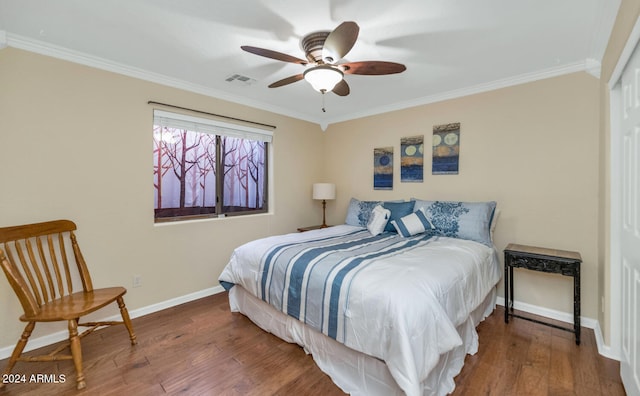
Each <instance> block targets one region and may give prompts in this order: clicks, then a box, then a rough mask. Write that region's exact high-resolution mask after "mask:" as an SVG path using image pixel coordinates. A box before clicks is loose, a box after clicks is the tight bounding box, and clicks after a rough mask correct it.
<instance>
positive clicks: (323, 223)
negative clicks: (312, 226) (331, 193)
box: [320, 199, 329, 228]
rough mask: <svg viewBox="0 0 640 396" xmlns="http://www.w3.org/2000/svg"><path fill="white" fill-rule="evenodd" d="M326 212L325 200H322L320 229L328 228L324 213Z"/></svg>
mask: <svg viewBox="0 0 640 396" xmlns="http://www.w3.org/2000/svg"><path fill="white" fill-rule="evenodd" d="M326 210H327V200H326V199H323V200H322V225H321V226H320V228H327V227H329V226H328V225H327V220H326V216H325V212H326Z"/></svg>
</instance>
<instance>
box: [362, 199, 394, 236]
mask: <svg viewBox="0 0 640 396" xmlns="http://www.w3.org/2000/svg"><path fill="white" fill-rule="evenodd" d="M389 215H391V211H390V210H389V209H385V208H383V207H382V206H380V205H377V206H376V207H375V208H373V211H371V217H369V223H367V229H368V230H369V232H370V233H371V235H373V236H376V235H378V234H380V233H382V231H384V227H385V226H386V225H387V222H388V221H389Z"/></svg>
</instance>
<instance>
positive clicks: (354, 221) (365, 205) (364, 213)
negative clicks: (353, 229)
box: [344, 198, 382, 227]
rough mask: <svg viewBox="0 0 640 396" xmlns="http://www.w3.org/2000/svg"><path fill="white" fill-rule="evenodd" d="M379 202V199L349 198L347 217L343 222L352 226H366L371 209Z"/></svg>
mask: <svg viewBox="0 0 640 396" xmlns="http://www.w3.org/2000/svg"><path fill="white" fill-rule="evenodd" d="M381 203H382V202H380V201H360V200H359V199H355V198H351V201H349V208H348V209H347V218H346V219H345V221H344V222H345V223H346V224H348V225H352V226H358V227H366V226H367V224H369V217H371V211H373V208H375V207H376V206H377V205H380V204H381Z"/></svg>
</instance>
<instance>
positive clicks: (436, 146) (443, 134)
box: [431, 122, 460, 175]
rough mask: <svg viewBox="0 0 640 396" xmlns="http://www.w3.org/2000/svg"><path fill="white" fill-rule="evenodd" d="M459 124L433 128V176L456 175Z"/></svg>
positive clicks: (458, 152)
mask: <svg viewBox="0 0 640 396" xmlns="http://www.w3.org/2000/svg"><path fill="white" fill-rule="evenodd" d="M459 157H460V123H459V122H456V123H452V124H444V125H435V126H434V127H433V162H432V167H431V173H432V174H434V175H457V174H458V170H459V169H458V168H459V160H460V158H459Z"/></svg>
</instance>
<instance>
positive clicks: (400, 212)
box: [382, 201, 414, 232]
mask: <svg viewBox="0 0 640 396" xmlns="http://www.w3.org/2000/svg"><path fill="white" fill-rule="evenodd" d="M382 206H383V207H384V208H385V209H389V210H390V211H391V215H390V216H389V222H388V223H387V226H386V227H385V228H384V230H385V231H389V232H396V228H395V227H394V226H393V224H391V222H392V221H394V220H396V221H397V220H400V219H401V218H403V217H404V216H406V215H409V214H411V213H412V212H413V211H414V209H413V206H414V203H413V202H411V201H409V202H392V201H385V202H384V203H383V204H382Z"/></svg>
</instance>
